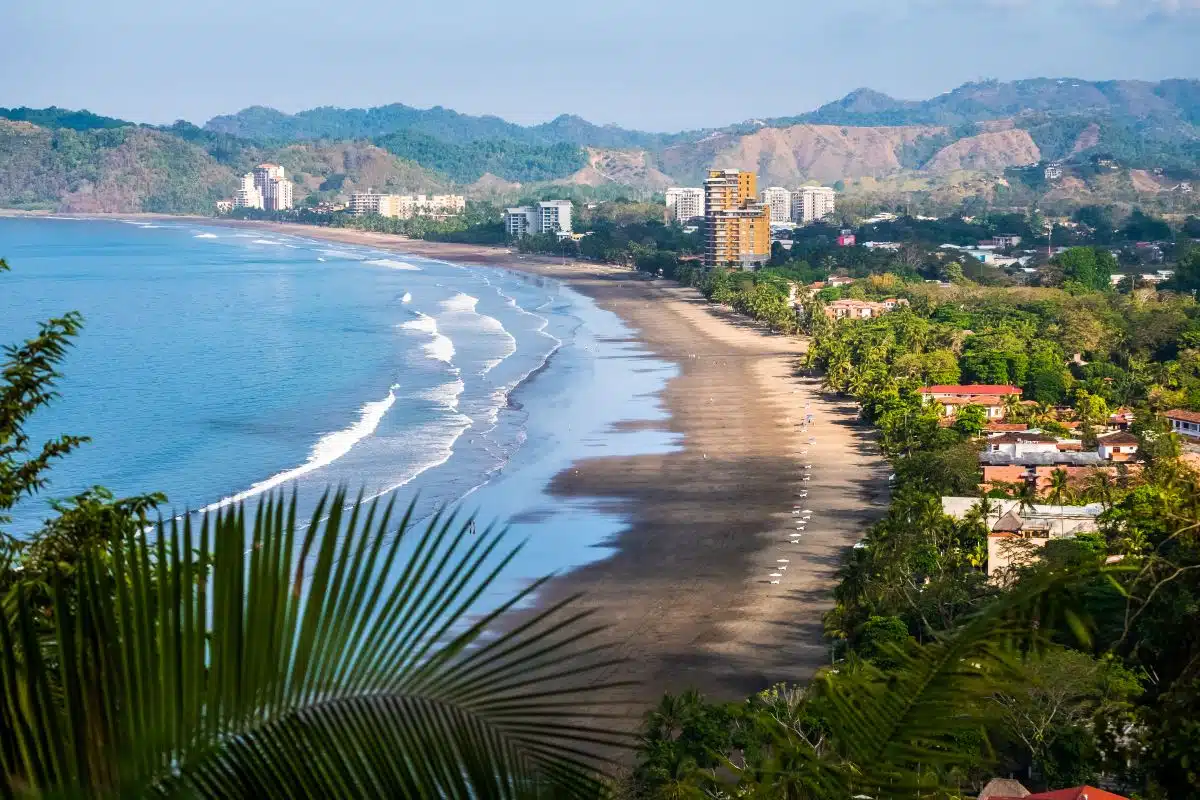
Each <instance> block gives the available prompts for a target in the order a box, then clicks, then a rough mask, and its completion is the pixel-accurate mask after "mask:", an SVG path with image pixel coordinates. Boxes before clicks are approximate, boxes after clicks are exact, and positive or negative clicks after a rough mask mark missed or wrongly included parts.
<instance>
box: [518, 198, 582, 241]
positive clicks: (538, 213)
mask: <svg viewBox="0 0 1200 800" xmlns="http://www.w3.org/2000/svg"><path fill="white" fill-rule="evenodd" d="M504 230H505V231H507V233H508V235H509V236H510V237H513V238H516V237H520V236H525V235H526V234H530V233H570V232H571V201H570V200H543V201H541V202H540V203H538V204H537V205H536V206H516V207H514V208H508V209H505V210H504Z"/></svg>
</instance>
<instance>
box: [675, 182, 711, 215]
mask: <svg viewBox="0 0 1200 800" xmlns="http://www.w3.org/2000/svg"><path fill="white" fill-rule="evenodd" d="M667 211H668V212H669V213H670V214H671V216H672V217H674V218H675V219H677V220H679V221H680V222H687V221H688V220H689V219H695V218H696V217H703V216H704V190H703V189H701V188H699V187H693V186H672V187H671V188H670V189H667Z"/></svg>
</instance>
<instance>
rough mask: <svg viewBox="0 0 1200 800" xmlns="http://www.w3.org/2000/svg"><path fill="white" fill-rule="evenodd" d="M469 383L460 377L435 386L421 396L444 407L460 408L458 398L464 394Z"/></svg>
mask: <svg viewBox="0 0 1200 800" xmlns="http://www.w3.org/2000/svg"><path fill="white" fill-rule="evenodd" d="M466 388H467V385H466V384H465V383H463V382H462V378H459V379H457V380H455V381H453V382H452V383H443V384H442V385H441V386H435V387H433V388H432V389H428V390H426V391H424V392H422V393H421V397H422V398H424V399H425V400H429V401H430V402H433V403H437V404H438V405H439V406H442V407H443V408H448V409H450V410H451V411H457V410H458V398H459V397H460V396H461V395H462V393H463V391H464V390H465V389H466Z"/></svg>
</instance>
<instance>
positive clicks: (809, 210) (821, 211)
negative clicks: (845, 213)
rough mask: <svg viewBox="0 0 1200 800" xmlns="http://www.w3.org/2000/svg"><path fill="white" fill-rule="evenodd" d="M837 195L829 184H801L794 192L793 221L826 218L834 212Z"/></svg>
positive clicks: (804, 221)
mask: <svg viewBox="0 0 1200 800" xmlns="http://www.w3.org/2000/svg"><path fill="white" fill-rule="evenodd" d="M836 197H837V192H835V191H834V190H833V189H831V188H830V187H828V186H801V187H800V188H799V189H797V190H795V191H794V192H792V221H794V222H803V223H806V224H807V223H809V222H816V221H817V220H821V219H825V217H827V216H829V215H830V214H832V213H833V212H834V207H835V203H834V198H836ZM772 217H774V215H772Z"/></svg>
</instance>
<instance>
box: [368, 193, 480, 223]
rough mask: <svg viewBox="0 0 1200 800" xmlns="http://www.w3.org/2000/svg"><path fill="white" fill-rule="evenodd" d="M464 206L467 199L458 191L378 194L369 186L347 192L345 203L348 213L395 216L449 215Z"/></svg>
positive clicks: (461, 209)
mask: <svg viewBox="0 0 1200 800" xmlns="http://www.w3.org/2000/svg"><path fill="white" fill-rule="evenodd" d="M466 207H467V200H466V198H465V197H463V196H462V195H460V194H435V195H423V194H418V195H412V194H382V193H380V192H375V191H371V190H370V189H368V190H367V191H365V192H355V193H353V194H351V195H350V201H349V203H347V204H346V209H347V210H348V211H349V212H350V213H351V214H378V215H379V216H381V217H393V218H396V219H411V218H412V217H414V216H422V217H450V216H454V215H456V214H461V213H462V212H463V211H464V210H466Z"/></svg>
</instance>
